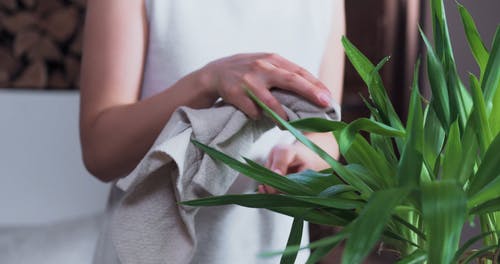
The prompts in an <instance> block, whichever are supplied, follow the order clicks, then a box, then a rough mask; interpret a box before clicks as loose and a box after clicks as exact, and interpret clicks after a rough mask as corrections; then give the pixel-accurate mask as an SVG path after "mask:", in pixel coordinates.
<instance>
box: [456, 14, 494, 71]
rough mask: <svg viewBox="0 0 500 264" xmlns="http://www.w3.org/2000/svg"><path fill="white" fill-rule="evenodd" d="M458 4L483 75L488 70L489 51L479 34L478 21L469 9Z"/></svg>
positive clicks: (472, 49) (470, 43)
mask: <svg viewBox="0 0 500 264" xmlns="http://www.w3.org/2000/svg"><path fill="white" fill-rule="evenodd" d="M457 5H458V11H459V12H460V17H461V18H462V23H463V25H464V29H465V36H466V37H467V40H468V42H469V47H470V49H471V51H472V55H474V58H475V59H476V62H477V64H478V66H479V69H480V70H481V76H483V75H484V71H485V70H486V64H487V63H488V57H489V56H490V55H489V52H488V50H487V49H486V46H485V45H484V42H483V40H482V39H481V36H480V35H479V31H478V30H477V27H476V23H475V22H474V19H472V16H471V15H470V13H469V11H467V9H466V8H465V7H464V6H463V5H461V4H457Z"/></svg>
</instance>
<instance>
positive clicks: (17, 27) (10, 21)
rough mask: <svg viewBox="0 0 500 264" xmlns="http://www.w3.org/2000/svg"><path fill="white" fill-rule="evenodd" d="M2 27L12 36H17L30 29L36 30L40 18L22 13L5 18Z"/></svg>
mask: <svg viewBox="0 0 500 264" xmlns="http://www.w3.org/2000/svg"><path fill="white" fill-rule="evenodd" d="M0 22H1V26H2V27H3V28H5V30H7V31H8V32H10V33H11V34H14V35H15V34H17V33H19V32H21V31H23V30H26V29H29V28H36V25H37V22H38V17H37V15H35V14H34V13H31V12H27V11H22V12H18V13H16V14H14V15H12V16H5V17H4V18H3V19H2V21H0Z"/></svg>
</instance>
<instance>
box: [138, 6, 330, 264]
mask: <svg viewBox="0 0 500 264" xmlns="http://www.w3.org/2000/svg"><path fill="white" fill-rule="evenodd" d="M330 1H331V0H251V1H250V0H211V1H199V0H146V9H147V16H148V23H149V41H148V47H147V54H146V61H145V68H144V75H143V85H142V89H141V98H147V97H149V96H153V95H155V94H157V93H159V92H161V91H162V90H164V89H167V87H169V86H171V85H172V84H173V83H175V82H176V81H177V80H179V79H180V78H182V77H183V76H185V75H187V74H189V73H190V72H192V71H194V70H196V69H199V68H201V67H203V66H204V65H206V64H207V63H209V62H211V61H213V60H216V59H219V58H221V57H226V56H230V55H234V54H237V53H251V52H270V53H277V54H279V55H281V56H283V57H285V58H287V59H289V60H291V61H293V62H295V63H296V64H298V65H300V66H302V67H304V68H305V69H307V70H309V71H310V72H312V73H313V74H317V73H318V72H319V67H320V64H321V60H322V55H323V51H324V49H325V45H326V41H327V38H328V33H329V28H330V20H331V19H330V11H331V10H330V8H331V6H330ZM334 1H335V0H334ZM290 138H291V137H290V136H289V135H288V134H286V133H283V132H280V131H277V130H273V131H272V132H269V133H267V134H266V135H265V136H264V137H263V139H261V140H259V141H258V142H257V143H256V145H255V147H254V149H253V150H252V151H251V152H252V153H251V154H250V155H253V156H254V157H258V156H260V157H261V158H262V157H264V156H265V155H266V154H267V152H268V151H269V150H270V148H271V147H272V146H273V145H274V144H276V143H277V142H278V141H281V142H283V141H285V142H286V141H290ZM254 189H255V183H253V182H252V181H250V180H248V179H247V178H245V177H243V176H240V177H239V178H238V179H237V181H236V182H235V183H234V185H233V186H232V187H231V189H230V191H231V192H233V193H234V192H239V193H241V192H251V191H253V190H254ZM290 226H291V219H290V218H289V217H285V216H282V215H278V214H274V213H271V212H268V211H265V210H257V209H248V208H243V207H238V206H225V207H217V208H210V209H204V208H202V209H201V210H200V211H199V213H198V215H197V219H196V232H197V239H198V245H199V246H198V248H197V251H196V254H195V256H194V259H193V261H192V262H193V263H249V264H250V263H277V262H279V261H278V260H277V259H276V258H275V259H268V260H262V259H257V258H256V254H258V253H261V252H263V251H269V250H281V249H283V248H284V246H285V245H286V241H287V237H288V232H289V229H290ZM307 238H308V236H307V228H306V229H305V232H304V240H307ZM306 257H307V252H306V253H303V254H302V255H301V256H299V260H298V262H297V263H302V262H304V261H305V259H304V258H306ZM172 263H175V261H172Z"/></svg>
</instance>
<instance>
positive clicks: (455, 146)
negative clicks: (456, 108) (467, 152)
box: [442, 121, 463, 180]
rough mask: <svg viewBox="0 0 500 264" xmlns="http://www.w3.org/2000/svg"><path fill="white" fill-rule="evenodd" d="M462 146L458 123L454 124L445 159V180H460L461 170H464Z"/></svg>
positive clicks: (451, 128)
mask: <svg viewBox="0 0 500 264" xmlns="http://www.w3.org/2000/svg"><path fill="white" fill-rule="evenodd" d="M462 157H463V154H462V145H461V140H460V130H459V127H458V121H455V122H453V124H452V125H451V127H450V133H449V135H448V140H447V142H446V148H445V152H444V158H443V163H442V166H443V174H442V179H444V180H458V177H460V170H462V165H463V164H462Z"/></svg>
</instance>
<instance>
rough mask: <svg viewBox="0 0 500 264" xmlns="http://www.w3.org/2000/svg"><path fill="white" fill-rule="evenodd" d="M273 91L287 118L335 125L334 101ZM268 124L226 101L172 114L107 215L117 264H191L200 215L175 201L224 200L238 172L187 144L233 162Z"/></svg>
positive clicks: (124, 180) (337, 112)
mask: <svg viewBox="0 0 500 264" xmlns="http://www.w3.org/2000/svg"><path fill="white" fill-rule="evenodd" d="M271 93H272V94H273V95H274V96H275V98H276V99H277V100H278V101H279V102H280V103H281V104H282V105H283V108H284V110H285V112H286V114H287V115H288V119H289V120H297V119H302V118H310V117H319V118H326V119H330V120H340V107H339V105H338V104H337V103H336V102H332V103H331V104H330V106H329V107H327V108H320V107H318V106H316V105H314V104H312V103H310V102H308V101H306V100H304V99H303V98H301V97H299V96H297V95H295V94H292V93H289V92H286V91H283V90H279V89H273V90H271ZM274 126H275V125H274V123H273V121H272V120H271V119H270V118H261V119H260V120H257V121H253V120H250V119H249V118H248V117H247V116H246V115H245V114H244V113H242V112H241V111H239V110H238V109H236V108H235V107H234V106H232V105H229V104H225V103H224V102H219V103H217V104H215V105H214V106H213V107H211V108H208V109H192V108H189V107H180V108H178V109H177V110H176V111H175V112H174V113H173V114H172V117H171V118H170V120H169V121H168V123H167V124H166V125H165V127H164V128H163V130H162V131H161V133H160V135H159V136H158V137H157V139H156V140H155V142H154V144H153V146H152V147H151V148H150V150H149V151H148V152H147V154H146V155H145V156H144V158H143V159H142V160H141V162H140V163H139V164H138V166H137V167H136V168H135V169H134V170H133V171H132V172H131V173H130V174H129V175H128V176H127V177H125V178H122V179H120V180H119V181H118V182H117V186H118V187H119V188H120V189H122V190H123V191H125V195H124V196H123V198H122V200H121V201H120V202H119V203H118V205H117V206H116V208H115V209H114V210H113V212H112V215H111V227H110V228H111V239H112V242H113V244H114V247H115V250H116V254H117V256H118V258H119V259H120V261H121V263H124V264H129V263H130V264H131V263H145V264H157V263H172V262H175V263H189V262H190V260H191V259H192V257H193V255H194V252H195V250H196V246H197V245H196V230H195V228H194V227H195V225H194V219H195V216H196V212H197V210H198V209H197V208H194V207H189V206H182V205H178V202H180V201H186V200H192V199H199V198H203V197H207V196H216V195H223V194H225V193H226V192H227V191H228V189H229V187H230V186H231V184H232V183H233V182H234V180H235V179H236V177H237V176H238V172H236V171H234V170H232V169H230V168H229V167H227V166H226V165H224V164H222V163H220V162H217V161H214V160H212V159H211V158H210V157H209V156H208V155H206V154H205V153H203V152H202V151H201V150H200V149H198V148H197V147H195V146H194V145H193V144H192V143H191V139H195V140H196V141H199V142H201V143H203V144H205V145H208V146H210V147H212V148H215V149H217V150H219V151H222V152H224V153H226V154H227V155H229V156H232V157H238V156H242V155H245V153H246V152H248V151H249V149H250V147H251V145H252V144H253V143H254V142H255V141H256V140H257V139H258V138H259V136H260V135H262V134H263V133H264V132H265V131H267V130H269V129H271V128H273V127H274Z"/></svg>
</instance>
